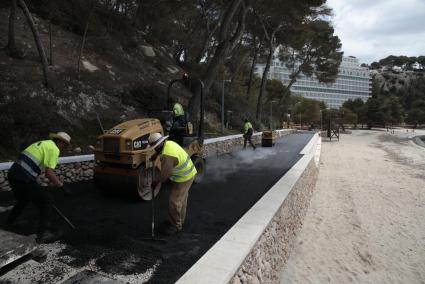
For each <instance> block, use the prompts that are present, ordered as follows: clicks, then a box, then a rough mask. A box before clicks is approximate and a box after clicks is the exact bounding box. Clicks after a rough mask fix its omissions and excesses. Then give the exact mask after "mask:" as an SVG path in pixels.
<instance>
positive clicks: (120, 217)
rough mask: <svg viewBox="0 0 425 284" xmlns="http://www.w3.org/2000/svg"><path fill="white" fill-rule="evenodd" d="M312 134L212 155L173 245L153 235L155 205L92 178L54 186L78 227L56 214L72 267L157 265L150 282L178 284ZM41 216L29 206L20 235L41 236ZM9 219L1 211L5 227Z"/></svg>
mask: <svg viewBox="0 0 425 284" xmlns="http://www.w3.org/2000/svg"><path fill="white" fill-rule="evenodd" d="M312 135H313V134H312V133H301V134H291V135H288V136H284V137H283V138H281V139H280V140H279V141H278V142H277V143H276V145H275V147H273V148H261V147H258V148H257V150H255V151H254V150H252V148H248V149H246V150H240V151H234V152H232V153H230V154H227V155H223V156H220V157H218V158H216V157H214V158H208V159H207V169H206V175H205V178H204V180H203V181H202V183H200V184H196V185H194V186H192V188H191V190H190V193H189V200H188V210H187V218H186V223H185V225H184V232H182V233H180V234H178V235H176V236H173V237H168V238H166V242H158V241H149V240H146V238H147V239H149V238H150V236H151V204H150V202H140V201H135V200H134V199H131V198H129V197H128V196H126V195H121V194H119V195H116V194H112V195H111V194H107V195H105V194H104V193H102V192H100V191H99V190H98V189H96V187H95V186H94V184H93V182H91V181H89V182H79V183H75V184H72V185H69V187H70V189H71V190H72V192H73V194H72V195H71V196H65V195H64V194H63V193H61V192H58V191H52V195H53V198H54V200H55V203H56V205H57V207H58V208H60V209H61V210H62V212H63V213H64V214H65V215H67V217H69V218H70V219H71V220H72V222H73V223H74V225H75V226H76V227H77V229H76V230H74V231H71V230H69V228H68V227H67V226H66V224H64V223H63V221H61V220H60V219H59V218H53V220H52V227H53V228H57V229H58V230H60V231H62V232H64V234H63V237H62V238H61V239H60V241H61V242H62V243H64V244H66V245H67V247H66V249H65V250H64V251H62V252H61V255H63V256H70V258H69V259H72V261H70V262H69V263H68V265H70V266H72V267H76V268H79V267H84V266H86V265H87V264H88V263H89V261H91V260H92V259H96V261H95V264H96V265H97V266H98V267H99V268H100V269H101V271H103V272H106V273H111V274H115V273H116V274H120V275H130V274H135V273H144V272H145V271H146V270H148V269H152V268H153V267H154V266H155V272H154V274H153V276H152V277H151V279H150V281H149V283H173V282H175V281H176V280H177V279H178V278H179V277H180V276H182V275H183V274H184V273H185V271H187V270H188V269H189V268H190V267H191V266H192V265H193V264H194V263H195V262H196V261H197V260H198V259H199V258H200V257H201V256H202V255H203V254H204V253H205V252H206V251H207V250H208V249H209V248H210V247H211V246H212V245H214V243H215V242H217V241H218V240H219V239H220V237H221V236H222V235H223V234H224V233H225V232H226V231H227V230H228V229H230V228H231V227H232V226H233V224H235V223H236V222H237V220H238V219H239V218H240V217H241V216H242V215H243V214H244V213H245V212H246V211H248V210H249V208H250V207H251V206H252V205H253V204H254V203H255V202H256V201H257V200H258V199H259V198H261V197H262V196H263V194H264V193H266V192H267V190H269V188H270V187H271V186H272V185H273V184H275V182H276V181H277V180H278V179H280V178H281V177H282V176H283V175H284V174H285V173H286V172H287V171H288V169H290V168H291V167H292V165H294V164H295V163H296V162H297V161H298V159H299V158H300V155H299V152H300V151H301V149H302V148H303V147H304V146H305V145H306V144H307V142H308V141H309V140H310V139H311V137H312ZM168 188H169V186H168V185H164V186H163V188H162V189H161V192H160V193H159V195H158V196H157V198H156V199H155V215H156V221H157V222H156V226H157V228H158V227H160V226H161V223H162V222H163V221H164V220H165V219H166V218H167V208H168V193H169V190H168ZM116 191H117V192H118V191H120V188H118V187H117V188H116ZM12 202H13V196H12V194H11V193H10V192H7V193H5V192H0V205H1V206H6V205H10V204H12ZM35 213H36V212H35V211H34V208H32V207H30V208H27V209H26V210H25V212H24V214H23V215H22V216H21V217H20V219H19V220H20V221H19V223H18V224H17V226H16V227H15V228H14V232H16V233H21V234H31V233H33V232H34V231H35V230H36V222H34V217H33V216H34V215H35V216H37V214H35ZM5 217H6V214H5V213H1V214H0V222H2V223H1V224H3V222H4V220H5ZM132 259H133V261H132ZM54 273H57V272H55V271H52V274H54Z"/></svg>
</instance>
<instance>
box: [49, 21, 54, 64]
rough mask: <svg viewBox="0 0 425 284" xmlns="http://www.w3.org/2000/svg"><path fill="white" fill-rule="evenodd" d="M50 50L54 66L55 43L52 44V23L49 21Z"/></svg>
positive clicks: (51, 61) (51, 62)
mask: <svg viewBox="0 0 425 284" xmlns="http://www.w3.org/2000/svg"><path fill="white" fill-rule="evenodd" d="M49 47H50V48H49V50H50V66H52V65H53V42H52V22H51V19H50V20H49Z"/></svg>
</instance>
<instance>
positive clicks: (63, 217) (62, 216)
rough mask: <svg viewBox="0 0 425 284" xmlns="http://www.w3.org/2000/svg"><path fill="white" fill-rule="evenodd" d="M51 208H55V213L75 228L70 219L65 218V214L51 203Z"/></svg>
mask: <svg viewBox="0 0 425 284" xmlns="http://www.w3.org/2000/svg"><path fill="white" fill-rule="evenodd" d="M52 207H53V209H55V211H56V213H58V215H59V216H60V217H61V218H62V219H63V220H64V221H65V222H66V223H67V224H68V225H69V226H70V227H71V228H72V229H73V230H75V226H74V225H73V224H72V223H71V221H70V220H69V219H68V218H66V216H65V215H63V213H62V212H61V211H60V210H59V209H58V208H57V207H56V206H55V205H53V204H52Z"/></svg>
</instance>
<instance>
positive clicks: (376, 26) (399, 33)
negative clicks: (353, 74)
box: [327, 0, 425, 63]
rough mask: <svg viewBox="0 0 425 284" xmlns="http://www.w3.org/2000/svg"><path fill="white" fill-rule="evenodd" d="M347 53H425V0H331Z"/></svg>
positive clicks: (369, 58)
mask: <svg viewBox="0 0 425 284" xmlns="http://www.w3.org/2000/svg"><path fill="white" fill-rule="evenodd" d="M327 4H328V6H329V7H331V8H332V9H333V11H334V17H333V23H334V27H335V31H336V34H337V35H338V36H339V38H340V39H341V42H342V50H343V51H344V55H345V56H350V55H351V56H355V57H357V58H359V61H360V63H371V62H373V61H378V60H379V59H382V58H385V57H387V56H388V55H406V56H419V55H425V0H328V1H327Z"/></svg>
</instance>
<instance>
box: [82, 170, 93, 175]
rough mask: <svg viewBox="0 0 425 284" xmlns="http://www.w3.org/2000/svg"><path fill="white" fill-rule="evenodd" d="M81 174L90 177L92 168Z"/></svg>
mask: <svg viewBox="0 0 425 284" xmlns="http://www.w3.org/2000/svg"><path fill="white" fill-rule="evenodd" d="M83 176H85V177H91V176H93V170H91V169H90V170H86V171H84V174H83Z"/></svg>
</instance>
